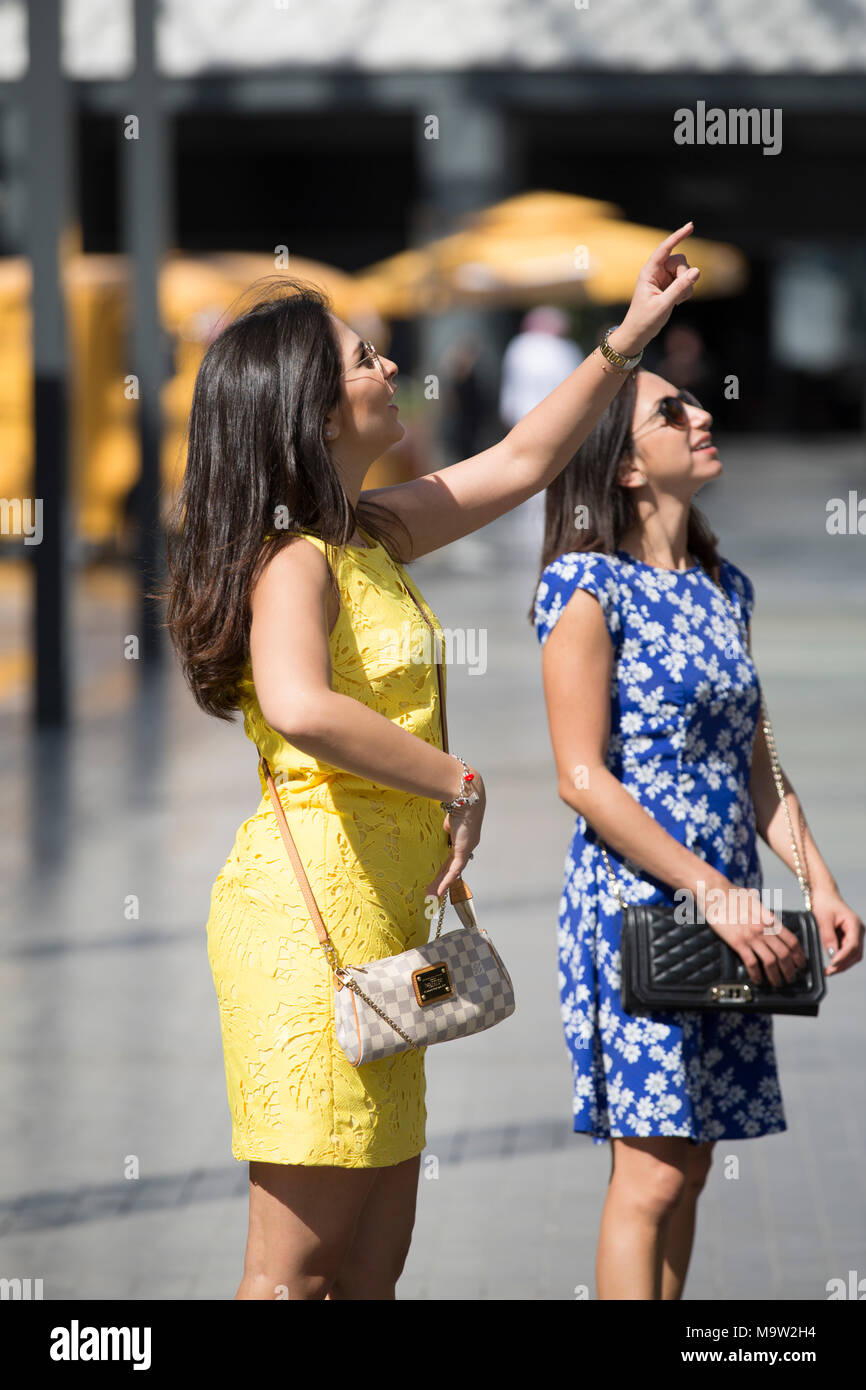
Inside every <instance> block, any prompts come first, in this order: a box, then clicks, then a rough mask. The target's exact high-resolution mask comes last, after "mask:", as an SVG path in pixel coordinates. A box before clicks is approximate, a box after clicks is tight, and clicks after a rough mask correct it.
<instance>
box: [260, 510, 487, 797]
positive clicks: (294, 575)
mask: <svg viewBox="0 0 866 1390" xmlns="http://www.w3.org/2000/svg"><path fill="white" fill-rule="evenodd" d="M329 593H330V585H329V581H328V567H327V564H326V561H325V557H324V555H323V554H322V552H321V551H320V550H319V549H318V548H317V547H316V546H314V545H311V544H310V543H309V542H308V541H305V540H304V539H303V538H299V539H297V540H295V541H292V542H290V543H289V544H288V545H287V546H285V547H284V548H283V549H282V550H281V551H279V552H278V554H277V555H276V556H275V557H274V559H273V560H272V561H271V562H270V563H269V564H268V566H267V567H266V569H265V571H264V572H263V574H262V576H261V578H260V579H259V582H258V584H257V585H256V588H255V591H254V593H253V598H252V626H251V631H250V655H251V658H252V667H253V682H254V684H255V688H256V695H257V697H258V701H259V706H260V708H261V711H262V714H263V715H264V717H265V719H266V720H267V722H268V723H269V724H270V725H271V727H272V728H273V729H276V730H277V732H278V733H281V734H282V735H283V737H284V738H285V739H287V740H288V741H289V743H291V744H293V745H294V746H295V747H296V748H300V749H301V750H302V752H304V753H309V754H310V755H311V756H312V757H314V758H318V759H319V760H320V761H322V762H326V763H330V764H331V765H332V766H334V767H340V768H344V769H345V770H346V771H347V772H354V773H356V774H357V775H358V776H359V777H365V778H367V779H368V780H369V781H371V782H378V783H379V784H380V785H381V786H385V787H396V788H398V789H399V790H400V791H405V792H414V793H415V794H416V795H418V796H429V797H435V798H436V800H438V801H450V800H451V799H452V798H453V797H455V796H457V794H458V792H459V790H460V782H461V776H460V773H461V769H460V764H459V763H458V762H457V759H456V758H453V757H452V756H451V755H450V754H449V753H443V752H442V750H441V749H439V748H435V747H434V746H433V745H432V744H430V743H426V742H425V741H424V739H421V738H417V737H416V736H415V735H414V734H411V733H409V732H408V730H406V729H401V728H400V727H399V725H398V724H395V723H393V722H392V720H390V719H387V718H386V717H385V716H384V715H382V714H377V712H376V711H375V710H373V709H370V707H369V706H368V705H365V704H362V703H361V701H360V700H354V699H352V697H351V696H349V695H341V694H339V693H338V692H337V691H335V690H333V689H332V688H331V653H330V647H329V643H328V626H329V624H328V618H327V609H326V604H327V600H328V597H329Z"/></svg>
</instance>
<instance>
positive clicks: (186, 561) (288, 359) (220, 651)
mask: <svg viewBox="0 0 866 1390" xmlns="http://www.w3.org/2000/svg"><path fill="white" fill-rule="evenodd" d="M244 299H245V303H246V307H244V308H243V309H242V311H241V312H238V313H237V316H236V317H234V318H233V320H232V322H230V323H229V324H228V326H227V327H225V328H224V329H223V330H222V332H220V333H219V335H218V336H217V337H216V338H215V339H214V341H213V342H212V343H211V344H210V346H209V347H208V349H207V351H206V352H205V354H204V357H203V358H202V362H201V365H200V367H199V370H198V374H197V376H196V380H195V389H194V391H193V398H192V408H191V411H190V416H189V424H188V431H187V441H188V447H187V462H186V469H185V472H184V477H183V484H182V486H181V489H180V492H179V494H178V498H177V502H176V504H175V507H174V509H173V512H172V515H171V517H170V518H169V528H168V536H167V541H166V546H167V562H168V572H169V583H168V585H167V587H166V589H165V590H164V591H163V594H162V597H163V598H164V599H165V601H166V622H165V626H166V627H167V628H168V631H169V635H170V637H171V641H172V644H173V646H174V648H175V650H176V652H177V654H178V656H179V658H180V663H181V667H182V669H183V674H184V677H185V679H186V682H187V684H188V685H189V687H190V689H191V690H192V693H193V695H194V696H195V699H196V702H197V703H198V704H199V705H200V706H201V708H202V709H203V710H205V711H206V712H207V713H208V714H212V715H214V716H215V717H216V718H218V719H229V718H231V715H232V713H233V711H235V710H236V709H237V708H238V698H237V695H238V692H237V685H238V680H239V678H240V676H241V674H242V672H243V668H244V666H245V664H246V660H247V657H248V654H249V637H250V625H251V604H250V600H251V595H252V591H253V589H254V587H255V583H256V581H257V579H258V577H259V575H260V574H261V572H262V570H263V569H264V567H265V566H266V565H267V564H268V562H269V561H270V560H271V559H272V558H273V557H274V555H276V554H277V552H278V551H280V550H282V549H283V547H284V546H286V545H288V544H289V542H290V541H291V540H292V539H293V537H295V536H296V535H297V534H298V532H299V531H300V530H302V529H303V530H308V531H312V532H314V533H315V534H316V535H317V536H320V537H321V538H322V540H324V541H326V542H327V543H328V546H327V550H326V558H327V560H328V566H329V569H330V571H331V582H332V585H333V587H334V589H335V590H336V589H337V584H336V579H335V576H334V569H333V559H334V553H335V551H336V550H339V552H340V554H342V547H343V546H345V545H346V543H347V542H348V540H349V538H350V536H351V535H352V533H353V531H354V530H355V527H356V525H357V524H359V523H360V524H361V525H362V526H363V527H364V529H365V530H366V531H367V532H368V533H369V534H370V535H371V536H372V537H373V538H374V539H375V540H377V541H380V542H381V544H382V545H383V546H384V547H385V549H386V550H387V551H388V553H389V554H390V555H391V556H392V557H393V558H394V559H395V560H396V561H397V562H398V563H405V559H404V556H405V555H408V550H409V546H410V544H411V538H410V537H409V533H408V531H407V530H406V527H405V526H404V525H403V523H402V521H401V520H400V519H399V518H398V517H397V516H396V515H395V514H394V513H393V512H392V511H391V510H390V509H389V508H387V507H384V506H382V505H381V504H379V503H374V502H371V501H363V500H359V502H358V505H357V507H353V506H352V505H351V503H350V502H349V499H348V497H347V496H346V493H345V490H344V488H343V484H342V482H341V480H340V476H339V474H338V472H337V469H336V468H335V466H334V463H333V461H332V459H331V456H330V454H329V452H328V449H327V448H326V445H325V440H324V427H325V419H326V417H327V415H328V414H329V412H330V411H331V410H333V409H334V408H335V407H336V406H337V405H338V404H339V401H340V393H341V390H342V373H343V361H342V356H341V353H340V348H339V343H338V340H337V337H336V333H335V331H334V327H333V323H332V321H331V319H330V317H329V313H330V311H331V301H330V298H329V296H328V295H327V294H326V292H325V291H324V290H322V289H321V288H320V287H319V286H316V285H313V284H310V283H309V282H307V281H304V280H295V279H289V278H288V277H285V276H274V277H268V278H266V279H265V280H264V281H257V282H256V284H255V285H253V286H252V287H251V290H250V291H249V292H248V294H247V296H245V297H244ZM237 308H238V306H237V304H236V305H235V306H234V309H235V310H237ZM400 532H402V533H403V534H402V536H399V533H400Z"/></svg>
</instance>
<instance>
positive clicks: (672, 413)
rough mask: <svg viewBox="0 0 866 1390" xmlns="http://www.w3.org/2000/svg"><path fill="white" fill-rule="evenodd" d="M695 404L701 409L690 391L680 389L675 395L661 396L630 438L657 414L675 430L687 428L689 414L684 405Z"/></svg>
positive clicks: (639, 431) (635, 435) (633, 437)
mask: <svg viewBox="0 0 866 1390" xmlns="http://www.w3.org/2000/svg"><path fill="white" fill-rule="evenodd" d="M687 405H691V406H695V407H696V408H697V409H698V410H703V408H704V407H703V406H702V405H701V403H700V401H699V400H698V399H697V397H696V396H693V395H692V393H691V391H680V392H678V394H677V395H676V396H662V398H661V400H660V401H659V403H658V405H657V406H656V408H655V410H654V411H653V412H652V414H651V415H648V416H647V418H646V419H645V420H644V421H643V422H642V424H641V425H640V426H639V427H638V429H637V430H635V432H634V433H633V434H632V439H636V438H637V435H638V434H639V433H641V432H642V431H643V427H644V425H648V424H649V423H650V421H651V420H654V419H655V418H656V416H657V415H660V416H661V418H662V422H663V424H665V425H671V426H672V427H673V428H674V429H675V430H687V429H688V428H689V415H688V411H687V410H686V406H687Z"/></svg>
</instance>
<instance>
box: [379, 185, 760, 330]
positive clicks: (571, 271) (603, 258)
mask: <svg viewBox="0 0 866 1390" xmlns="http://www.w3.org/2000/svg"><path fill="white" fill-rule="evenodd" d="M619 211H620V210H619V209H618V208H617V207H616V205H615V204H613V203H604V202H601V201H599V200H597V199H591V198H581V197H577V196H575V195H572V194H568V193H548V192H536V193H527V194H521V195H519V196H518V197H515V198H508V199H506V200H505V201H504V202H502V203H498V204H496V205H495V206H493V207H491V208H487V209H484V210H483V211H481V212H479V213H476V214H474V215H473V216H472V217H471V218H469V219H468V220H467V223H466V225H465V226H464V227H463V229H462V230H460V231H457V232H455V233H453V234H452V235H450V236H448V237H444V238H441V239H440V240H438V241H435V242H431V243H430V244H429V245H428V246H426V247H422V248H418V249H416V250H413V251H409V252H402V253H401V254H400V255H399V256H394V257H391V258H390V260H387V261H383V262H379V263H378V264H377V265H375V266H371V267H370V268H369V270H368V271H366V272H363V274H362V275H361V276H360V277H359V279H360V280H361V281H362V283H363V284H364V286H365V290H366V292H367V293H368V294H369V295H371V296H372V297H374V298H375V299H376V302H377V304H378V305H379V308H380V311H381V312H383V313H391V314H392V315H394V316H399V317H406V316H409V315H411V314H413V313H422V312H428V313H436V312H441V311H442V310H444V309H447V308H450V307H452V306H459V305H466V304H478V305H490V306H494V305H497V306H511V305H513V306H525V305H529V304H533V303H538V302H539V301H540V300H542V299H545V298H550V297H556V298H559V299H564V300H566V301H572V302H593V303H599V304H608V303H610V304H612V303H619V302H623V301H626V300H628V299H629V298H630V297H631V293H632V290H633V288H634V281H635V275H636V274H637V271H638V269H639V268H640V266H641V265H642V264H643V263H644V261H646V259H647V257H648V256H649V254H650V252H651V251H653V250H654V249H655V247H656V246H657V245H658V243H659V242H660V241H661V240H663V238H664V237H665V235H667V234H668V233H669V230H670V229H668V231H667V232H665V231H664V230H662V229H661V228H654V227H642V226H638V225H635V224H632V223H628V222H623V221H621V220H619ZM684 250H685V251H686V254H687V255H688V257H689V260H690V262H691V263H692V264H695V265H699V266H700V268H701V279H700V281H699V282H698V286H697V289H696V291H695V292H696V294H703V295H707V294H710V295H723V294H736V293H737V292H738V291H739V290H740V289H741V288H742V287H743V285H744V284H745V281H746V273H747V267H746V261H745V258H744V257H743V255H742V253H741V252H739V251H738V250H737V249H736V248H735V247H733V246H730V245H727V244H725V243H719V242H711V241H704V240H701V239H699V238H695V237H690V238H689V240H688V241H687V242H686V243H685V244H684Z"/></svg>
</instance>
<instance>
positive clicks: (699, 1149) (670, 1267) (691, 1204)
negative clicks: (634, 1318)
mask: <svg viewBox="0 0 866 1390" xmlns="http://www.w3.org/2000/svg"><path fill="white" fill-rule="evenodd" d="M689 1147H690V1150H691V1152H690V1153H689V1155H688V1166H687V1168H686V1182H685V1186H684V1188H683V1195H682V1196H681V1197H680V1200H679V1201H678V1202H677V1205H676V1207H675V1208H674V1211H673V1213H672V1214H671V1218H670V1221H669V1222H668V1229H667V1239H666V1241H665V1245H664V1252H663V1262H662V1298H663V1299H671V1300H674V1299H679V1298H682V1296H683V1287H684V1285H685V1282H686V1274H687V1272H688V1268H689V1259H690V1258H691V1253H692V1241H693V1239H694V1233H695V1212H696V1208H697V1202H698V1198H699V1197H700V1195H701V1192H702V1190H703V1186H704V1183H705V1182H706V1179H707V1174H708V1173H709V1171H710V1164H711V1163H712V1161H713V1145H712V1144H711V1143H709V1144H697V1145H690V1146H689Z"/></svg>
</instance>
